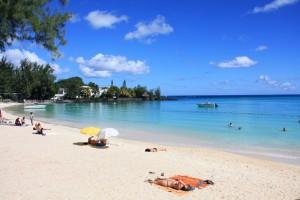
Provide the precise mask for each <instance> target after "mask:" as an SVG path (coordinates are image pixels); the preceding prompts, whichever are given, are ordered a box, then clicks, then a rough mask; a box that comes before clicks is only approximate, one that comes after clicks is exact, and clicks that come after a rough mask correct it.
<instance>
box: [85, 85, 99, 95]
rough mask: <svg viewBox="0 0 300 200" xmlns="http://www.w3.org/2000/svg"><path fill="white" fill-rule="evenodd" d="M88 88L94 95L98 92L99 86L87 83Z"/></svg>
mask: <svg viewBox="0 0 300 200" xmlns="http://www.w3.org/2000/svg"><path fill="white" fill-rule="evenodd" d="M88 86H90V88H91V89H92V93H94V94H96V93H98V92H99V86H98V85H97V84H96V83H93V82H89V83H88Z"/></svg>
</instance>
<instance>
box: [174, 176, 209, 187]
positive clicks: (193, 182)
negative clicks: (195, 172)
mask: <svg viewBox="0 0 300 200" xmlns="http://www.w3.org/2000/svg"><path fill="white" fill-rule="evenodd" d="M170 178H171V179H174V180H180V181H182V182H184V183H185V184H189V185H191V186H193V187H195V188H198V189H203V188H205V187H207V186H208V184H207V183H205V182H203V181H204V180H203V179H200V178H194V177H189V176H182V175H177V176H172V177H170ZM199 183H200V184H199Z"/></svg>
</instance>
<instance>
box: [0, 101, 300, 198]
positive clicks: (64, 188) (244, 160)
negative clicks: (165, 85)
mask: <svg viewBox="0 0 300 200" xmlns="http://www.w3.org/2000/svg"><path fill="white" fill-rule="evenodd" d="M0 107H1V108H2V107H3V104H0ZM4 114H5V115H7V116H9V117H14V116H13V115H11V114H9V113H7V112H4ZM9 117H8V118H9ZM43 125H44V127H45V128H51V130H50V131H48V132H46V134H47V135H46V136H40V135H35V134H32V127H31V126H28V127H15V126H5V125H0V137H1V138H0V160H1V166H0V182H1V183H2V187H0V197H1V199H99V197H102V198H103V199H121V198H122V199H149V200H150V199H151V200H152V199H179V198H180V199H195V200H196V199H199V198H206V199H297V198H300V167H299V166H296V165H290V164H286V163H279V162H273V161H269V160H261V159H257V158H252V157H247V156H242V155H238V154H233V153H228V152H224V151H219V150H216V149H209V148H203V147H180V146H169V145H158V144H157V143H151V142H142V141H135V140H127V139H123V138H111V139H110V143H111V145H110V147H109V148H108V149H96V148H92V147H90V146H78V145H74V143H76V142H84V141H86V140H87V137H86V136H84V135H81V134H79V129H77V128H72V127H66V126H62V125H56V124H50V123H43ZM148 147H162V148H167V151H166V152H156V153H145V152H144V149H145V148H148ZM149 171H154V172H156V174H153V175H151V174H149ZM161 172H164V173H165V176H167V177H169V176H172V175H178V174H181V175H189V176H194V177H200V178H203V179H211V180H212V181H214V182H215V185H214V186H209V187H207V188H205V189H202V190H195V191H193V192H190V194H188V195H186V196H182V197H178V196H176V195H174V194H171V193H168V192H165V191H162V190H160V189H157V188H156V187H154V186H152V185H150V184H147V183H145V182H144V180H146V179H148V178H151V179H153V178H155V177H157V176H159V174H160V173H161ZM123 186H125V187H123Z"/></svg>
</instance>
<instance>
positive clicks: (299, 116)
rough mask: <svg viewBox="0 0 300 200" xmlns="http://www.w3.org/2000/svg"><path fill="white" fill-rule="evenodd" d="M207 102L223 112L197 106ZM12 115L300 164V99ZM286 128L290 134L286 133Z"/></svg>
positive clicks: (233, 99)
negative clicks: (229, 125)
mask: <svg viewBox="0 0 300 200" xmlns="http://www.w3.org/2000/svg"><path fill="white" fill-rule="evenodd" d="M207 101H211V102H216V103H218V104H219V107H218V108H217V109H205V108H199V107H198V106H197V105H196V104H197V103H201V102H207ZM10 111H12V112H14V113H15V114H24V113H25V115H27V116H28V115H29V112H30V111H33V112H34V113H35V116H36V118H42V119H47V120H48V121H51V122H54V123H61V124H65V125H69V126H75V127H78V128H80V127H84V126H89V125H93V126H99V127H115V128H117V129H119V130H120V132H121V136H122V137H124V138H129V139H138V140H146V141H154V142H160V143H164V144H176V145H185V146H186V145H189V146H203V145H204V146H207V147H213V148H221V149H223V150H226V151H230V152H236V153H241V154H245V155H251V156H258V157H263V158H269V159H273V160H274V159H275V160H281V161H284V162H289V163H294V164H300V123H299V120H300V96H227V97H226V96H225V97H224V96H223V97H180V98H179V99H178V100H177V101H162V102H118V103H113V102H112V103H85V104H76V103H72V104H50V105H47V107H46V109H44V110H38V109H35V110H24V107H23V106H17V107H12V108H10ZM229 122H232V123H233V127H232V128H229V127H228V123H229ZM238 127H241V130H238ZM283 127H285V128H286V129H287V132H282V131H281V130H282V128H283Z"/></svg>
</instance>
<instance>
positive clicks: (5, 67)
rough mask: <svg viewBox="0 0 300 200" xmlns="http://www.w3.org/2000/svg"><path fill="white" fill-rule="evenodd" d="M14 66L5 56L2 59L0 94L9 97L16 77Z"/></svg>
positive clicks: (0, 63)
mask: <svg viewBox="0 0 300 200" xmlns="http://www.w3.org/2000/svg"><path fill="white" fill-rule="evenodd" d="M13 70H14V66H13V65H12V64H11V63H9V62H7V61H6V59H5V58H2V59H1V61H0V93H1V94H0V95H1V96H3V97H4V98H6V97H8V96H9V95H8V93H12V92H13V89H12V86H13V85H12V83H13V81H14V80H13V79H14V71H13Z"/></svg>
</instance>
